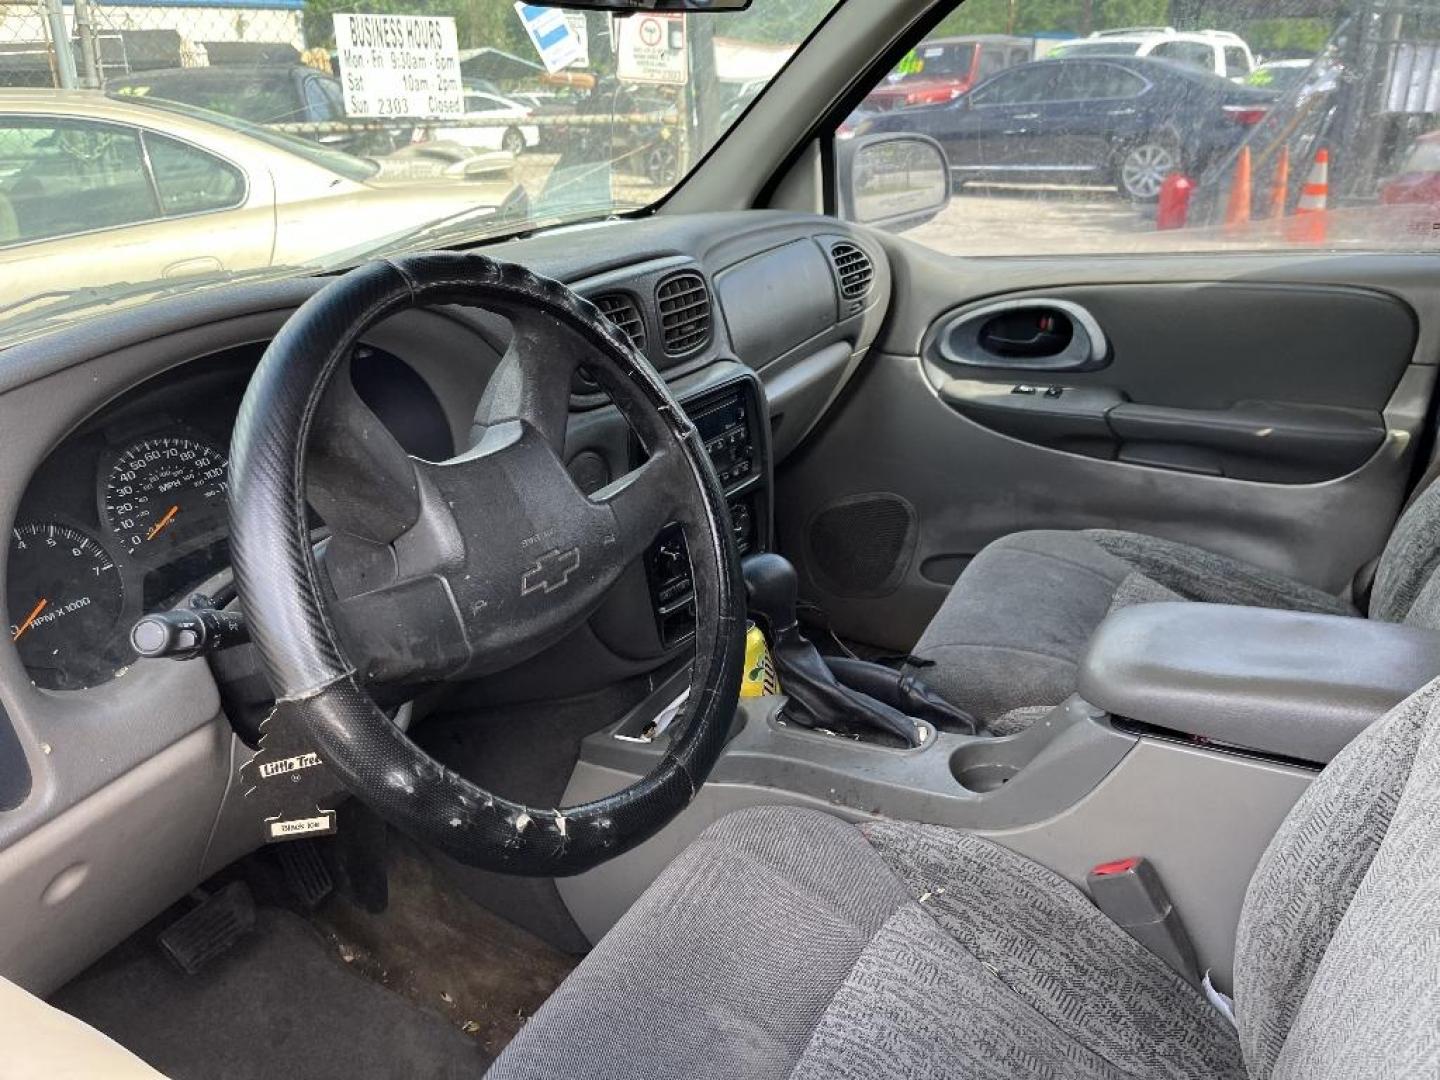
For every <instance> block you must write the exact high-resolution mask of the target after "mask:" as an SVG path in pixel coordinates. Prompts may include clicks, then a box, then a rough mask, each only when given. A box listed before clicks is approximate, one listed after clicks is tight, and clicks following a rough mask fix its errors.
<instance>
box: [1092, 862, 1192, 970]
mask: <svg viewBox="0 0 1440 1080" xmlns="http://www.w3.org/2000/svg"><path fill="white" fill-rule="evenodd" d="M1085 883H1086V885H1087V886H1088V887H1089V889H1090V897H1091V899H1092V900H1094V902H1095V906H1096V907H1098V908H1099V909H1100V910H1101V911H1102V912H1104V913H1105V916H1106V917H1107V918H1109V919H1110V921H1111V922H1113V923H1115V924H1116V925H1117V926H1119V927H1120V928H1121V929H1123V930H1124V931H1125V932H1126V933H1128V934H1129V935H1130V936H1131V937H1133V938H1134V939H1135V940H1136V941H1138V942H1140V944H1141V945H1143V946H1145V948H1147V949H1149V950H1150V951H1151V952H1153V953H1154V954H1155V955H1156V956H1158V957H1160V959H1162V960H1164V961H1165V962H1166V963H1167V964H1169V965H1170V966H1171V967H1172V968H1174V969H1175V970H1176V971H1177V972H1179V973H1180V975H1181V976H1183V977H1184V978H1185V979H1186V980H1187V981H1189V982H1190V983H1192V984H1194V985H1195V986H1199V985H1200V966H1199V964H1198V963H1197V962H1196V960H1195V946H1194V945H1193V944H1192V943H1191V941H1190V935H1189V934H1187V933H1186V932H1185V926H1184V924H1183V923H1182V922H1181V921H1180V915H1179V913H1178V912H1177V911H1176V910H1175V905H1174V904H1172V903H1171V902H1170V894H1169V893H1167V892H1166V891H1165V886H1164V884H1163V883H1162V882H1161V881H1160V875H1159V873H1158V872H1157V871H1156V870H1155V867H1154V865H1153V864H1152V863H1151V862H1150V861H1149V860H1148V859H1146V858H1144V857H1143V856H1139V855H1133V856H1130V857H1129V858H1125V859H1116V860H1114V861H1112V862H1105V863H1101V864H1100V865H1099V866H1096V867H1094V868H1093V869H1092V870H1091V871H1090V873H1089V874H1087V875H1086V877H1085Z"/></svg>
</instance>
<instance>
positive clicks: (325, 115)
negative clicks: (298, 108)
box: [300, 75, 345, 120]
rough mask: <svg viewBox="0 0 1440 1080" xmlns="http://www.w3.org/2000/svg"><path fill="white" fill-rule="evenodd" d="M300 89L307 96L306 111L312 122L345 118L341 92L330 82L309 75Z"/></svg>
mask: <svg viewBox="0 0 1440 1080" xmlns="http://www.w3.org/2000/svg"><path fill="white" fill-rule="evenodd" d="M300 88H301V93H302V94H304V95H305V111H306V112H307V113H309V114H310V116H309V118H310V119H311V120H343V119H344V118H345V103H344V101H343V100H342V98H341V96H340V91H339V90H338V89H337V88H335V87H333V86H331V85H330V82H329V81H328V80H326V79H322V78H320V77H319V76H315V75H307V76H306V77H305V81H304V82H303V83H301V84H300ZM330 91H333V92H330Z"/></svg>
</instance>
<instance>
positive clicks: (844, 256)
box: [830, 242, 875, 300]
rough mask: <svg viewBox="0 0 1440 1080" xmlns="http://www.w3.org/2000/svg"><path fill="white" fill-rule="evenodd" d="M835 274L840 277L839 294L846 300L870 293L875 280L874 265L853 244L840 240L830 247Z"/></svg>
mask: <svg viewBox="0 0 1440 1080" xmlns="http://www.w3.org/2000/svg"><path fill="white" fill-rule="evenodd" d="M830 261H831V262H832V263H833V264H834V266H835V276H836V277H838V278H839V279H840V295H841V296H842V297H844V298H845V299H846V300H861V299H864V298H865V297H866V296H868V295H869V294H870V286H871V285H873V284H874V282H875V267H874V265H873V264H872V263H871V262H870V256H869V255H866V254H865V252H864V251H862V250H861V249H860V248H859V247H857V246H856V245H854V244H850V243H845V242H841V243H839V244H836V245H835V246H834V247H832V248H831V249H830Z"/></svg>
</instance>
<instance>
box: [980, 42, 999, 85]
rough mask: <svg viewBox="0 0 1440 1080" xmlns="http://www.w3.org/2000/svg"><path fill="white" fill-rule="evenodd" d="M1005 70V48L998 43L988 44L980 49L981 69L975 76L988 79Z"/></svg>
mask: <svg viewBox="0 0 1440 1080" xmlns="http://www.w3.org/2000/svg"><path fill="white" fill-rule="evenodd" d="M1004 70H1005V50H1004V49H1002V48H1000V46H998V45H986V46H985V47H984V48H982V49H981V50H980V70H979V71H978V72H976V75H975V78H976V79H977V80H978V79H988V78H989V77H990V76H991V75H994V74H997V73H998V72H1001V71H1004Z"/></svg>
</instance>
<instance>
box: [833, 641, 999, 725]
mask: <svg viewBox="0 0 1440 1080" xmlns="http://www.w3.org/2000/svg"><path fill="white" fill-rule="evenodd" d="M825 663H826V665H827V666H828V667H829V668H830V671H831V672H832V673H833V674H834V676H835V678H836V680H837V681H839V682H840V684H841V685H843V686H848V687H849V688H850V689H851V690H858V691H860V693H862V694H865V695H867V696H868V697H872V698H874V699H875V700H876V701H880V702H884V703H885V704H886V705H890V706H892V707H894V708H896V709H899V710H900V711H901V712H903V713H905V714H906V715H908V716H914V717H916V718H918V719H920V720H926V721H929V723H930V724H932V725H933V726H934V727H936V728H938V729H939V730H940V731H951V732H954V733H955V734H957V735H977V734H979V733H980V725H979V724H978V723H977V722H976V720H975V717H973V716H971V715H970V714H969V713H968V712H966V711H965V710H964V709H960V708H956V707H955V706H954V705H951V704H950V702H948V701H946V700H945V699H944V698H942V697H941V696H940V695H939V694H937V693H935V691H934V690H932V689H930V687H928V686H926V685H925V684H924V683H923V682H921V681H920V680H919V679H917V678H916V677H915V676H914V675H908V674H906V673H905V672H903V671H896V670H895V669H894V668H889V667H886V666H885V665H884V664H872V663H870V662H869V661H868V660H856V659H853V658H851V657H847V656H829V657H826V658H825Z"/></svg>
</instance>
